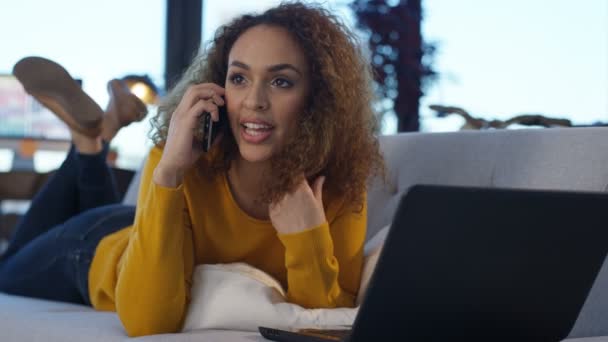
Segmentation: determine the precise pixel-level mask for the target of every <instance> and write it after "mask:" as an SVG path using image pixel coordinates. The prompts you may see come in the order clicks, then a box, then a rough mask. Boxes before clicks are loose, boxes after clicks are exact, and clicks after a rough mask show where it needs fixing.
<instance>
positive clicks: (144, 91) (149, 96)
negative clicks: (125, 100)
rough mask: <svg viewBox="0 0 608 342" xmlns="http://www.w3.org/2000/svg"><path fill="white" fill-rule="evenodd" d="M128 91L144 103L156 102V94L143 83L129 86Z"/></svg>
mask: <svg viewBox="0 0 608 342" xmlns="http://www.w3.org/2000/svg"><path fill="white" fill-rule="evenodd" d="M129 90H130V91H131V92H132V93H133V94H134V95H135V96H137V97H138V98H139V99H140V100H142V101H143V102H144V103H148V104H152V103H154V102H155V101H156V94H155V93H154V91H153V90H152V89H150V87H149V86H148V85H146V84H145V83H143V82H135V83H132V84H129Z"/></svg>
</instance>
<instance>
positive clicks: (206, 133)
mask: <svg viewBox="0 0 608 342" xmlns="http://www.w3.org/2000/svg"><path fill="white" fill-rule="evenodd" d="M218 108H219V114H220V118H219V121H217V122H214V121H213V120H212V118H211V113H207V112H205V113H203V115H201V118H202V121H203V122H202V123H201V126H202V127H201V128H202V130H203V134H202V135H203V151H205V152H208V151H209V150H210V149H211V146H212V145H213V141H214V140H215V137H216V136H217V135H218V133H219V132H220V131H221V130H222V129H224V126H226V121H227V120H228V117H227V114H226V105H223V106H218Z"/></svg>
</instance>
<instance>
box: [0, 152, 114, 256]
mask: <svg viewBox="0 0 608 342" xmlns="http://www.w3.org/2000/svg"><path fill="white" fill-rule="evenodd" d="M108 147H109V146H108V144H107V143H104V148H103V150H102V151H101V152H100V153H98V154H95V155H84V154H80V153H78V152H77V151H76V149H75V147H74V146H73V145H72V147H71V148H70V151H69V153H68V156H67V158H66V159H65V160H64V162H63V163H62V164H61V167H60V168H59V169H58V170H57V171H56V172H55V174H54V175H53V176H52V177H51V179H49V181H48V182H47V183H46V184H45V185H44V186H43V188H42V189H41V190H40V191H39V192H38V193H37V194H36V196H34V198H33V199H32V203H31V204H30V208H29V209H28V211H27V212H26V214H25V216H24V217H23V218H22V219H21V221H20V222H19V223H18V224H17V227H16V228H15V233H14V234H13V237H12V239H11V242H10V244H9V247H8V249H7V251H6V252H5V254H4V255H3V257H2V258H3V259H4V258H7V257H9V256H10V255H12V254H14V253H16V252H17V251H18V250H19V249H21V248H23V246H25V245H26V244H27V243H28V242H30V241H31V240H33V239H34V238H36V237H37V236H39V235H41V234H43V233H44V232H46V231H47V230H49V229H50V228H52V227H54V226H56V225H58V224H61V223H63V222H65V221H66V220H68V219H70V218H71V217H73V216H75V215H77V214H78V213H81V212H83V211H85V210H87V209H90V208H94V207H98V206H103V205H106V204H112V203H117V202H118V201H119V195H118V190H117V187H116V182H115V180H114V177H113V174H112V171H111V170H110V168H109V167H108V165H107V163H106V156H107V154H108Z"/></svg>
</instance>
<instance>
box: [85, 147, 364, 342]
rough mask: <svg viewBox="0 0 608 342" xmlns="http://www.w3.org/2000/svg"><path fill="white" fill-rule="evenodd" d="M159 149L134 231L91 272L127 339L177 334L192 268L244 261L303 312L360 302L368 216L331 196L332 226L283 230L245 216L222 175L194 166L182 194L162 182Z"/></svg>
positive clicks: (117, 236) (111, 239) (113, 239)
mask: <svg viewBox="0 0 608 342" xmlns="http://www.w3.org/2000/svg"><path fill="white" fill-rule="evenodd" d="M161 155H162V150H161V149H160V148H158V147H155V148H153V149H152V151H151V152H150V155H149V156H148V162H147V164H146V166H145V169H144V173H143V175H142V179H141V189H140V193H139V198H138V202H137V213H136V216H135V222H134V224H133V226H131V227H127V228H125V229H122V230H120V231H118V232H116V233H114V234H112V235H109V236H107V237H105V238H104V239H103V240H102V241H101V242H100V243H99V246H98V247H97V250H96V252H95V257H94V258H93V261H92V265H91V269H90V272H89V294H90V298H91V303H92V304H93V307H95V308H96V309H98V310H107V311H116V312H117V313H118V316H119V317H120V320H121V321H122V323H123V325H124V327H125V329H126V331H127V333H128V334H129V335H130V336H139V335H149V334H159V333H169V332H177V331H179V330H180V329H181V326H182V324H183V321H184V318H185V317H184V316H185V313H186V309H187V306H188V303H189V295H190V287H191V285H192V273H193V268H194V267H195V265H199V264H215V263H231V262H245V263H248V264H250V265H252V266H254V267H256V268H259V269H261V270H263V271H265V272H267V273H269V274H270V275H272V276H273V277H275V278H276V279H278V280H279V281H280V282H281V284H282V285H283V286H284V287H286V288H287V297H288V298H287V299H288V300H289V301H290V302H293V303H297V304H300V305H302V306H304V307H309V308H313V307H314V308H317V307H340V306H353V305H354V297H355V295H356V293H357V291H358V288H359V281H360V275H361V266H362V262H363V243H364V239H365V228H366V216H367V213H366V210H367V206H364V207H363V210H362V211H359V212H355V211H354V210H353V209H352V208H350V207H348V206H346V205H343V203H344V201H342V200H331V199H325V197H324V202H327V203H325V204H324V206H325V215H326V218H327V222H326V223H324V224H322V225H320V226H318V227H310V229H308V230H305V231H303V232H300V233H295V234H278V233H277V232H276V230H275V229H274V228H273V227H272V224H271V222H270V221H263V220H258V219H255V218H253V217H251V216H249V215H247V214H246V213H245V212H243V211H242V210H241V209H240V208H239V206H238V205H237V203H236V202H235V200H234V198H233V197H232V193H231V192H230V188H229V186H228V183H227V180H226V177H225V175H224V174H221V175H218V176H217V177H214V178H210V177H208V176H203V175H202V173H201V171H200V170H197V168H192V170H191V171H190V172H188V173H187V174H186V175H185V177H184V181H183V183H182V184H181V185H180V186H179V187H177V188H167V187H162V186H159V185H156V184H155V183H154V182H153V181H152V173H153V171H154V169H155V168H156V165H157V164H158V162H159V160H160V157H161Z"/></svg>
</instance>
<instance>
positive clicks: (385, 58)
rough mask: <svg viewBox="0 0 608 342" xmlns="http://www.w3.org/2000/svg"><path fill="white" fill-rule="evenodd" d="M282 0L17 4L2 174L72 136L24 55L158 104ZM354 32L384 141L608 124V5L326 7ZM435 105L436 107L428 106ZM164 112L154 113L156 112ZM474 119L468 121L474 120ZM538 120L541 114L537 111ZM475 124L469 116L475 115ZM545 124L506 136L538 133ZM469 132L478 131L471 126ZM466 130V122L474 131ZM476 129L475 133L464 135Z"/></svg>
mask: <svg viewBox="0 0 608 342" xmlns="http://www.w3.org/2000/svg"><path fill="white" fill-rule="evenodd" d="M279 2H280V1H275V0H263V1H262V0H255V1H249V0H242V1H238V0H230V1H225V0H203V1H201V0H196V1H179V0H146V1H144V0H105V1H93V0H53V1H40V0H20V1H18V2H17V1H14V2H12V1H11V2H4V3H3V4H2V5H1V6H2V13H3V20H2V21H0V44H2V47H1V48H0V50H1V51H2V53H1V54H0V171H4V172H8V171H10V170H21V169H23V170H25V169H32V170H34V171H36V172H47V171H50V170H53V169H54V168H56V167H57V166H58V165H59V163H60V162H61V161H62V160H63V158H64V156H65V151H66V149H67V146H68V143H67V141H66V139H67V138H68V132H67V130H66V129H65V127H63V124H62V123H61V122H59V121H58V120H56V119H55V117H54V116H53V115H52V113H49V112H48V111H46V110H45V109H44V108H42V107H41V106H40V105H39V104H37V103H36V102H35V101H33V100H32V99H31V98H28V97H27V96H26V95H25V94H24V93H23V91H22V89H20V85H19V84H18V82H16V81H15V80H14V79H13V78H12V77H11V76H10V73H11V70H12V67H13V65H14V64H15V63H16V62H17V61H18V60H19V59H21V58H22V57H24V56H28V55H36V56H43V57H46V58H49V59H52V60H54V61H57V62H58V63H60V64H61V65H63V66H64V67H65V68H66V69H67V70H68V71H69V72H70V73H71V74H72V76H74V77H75V78H78V79H79V80H80V81H81V83H82V87H83V89H84V90H85V91H86V92H87V93H88V94H90V95H91V97H93V99H95V100H96V101H97V102H98V103H99V104H100V105H101V106H102V108H105V106H106V104H107V101H108V93H107V90H106V83H107V82H108V81H109V80H111V79H113V78H122V77H125V76H126V75H137V76H141V77H146V78H147V79H149V80H150V81H151V82H152V83H153V84H154V85H155V86H156V87H157V89H158V90H159V93H160V96H162V95H163V94H164V93H165V91H166V90H165V89H166V88H167V87H168V86H170V85H171V83H172V82H174V81H175V79H176V77H178V76H179V73H180V71H181V70H183V68H184V66H185V65H187V63H188V61H189V59H190V57H191V56H192V54H193V53H194V52H195V51H197V49H198V46H199V45H200V44H201V43H203V44H204V42H205V41H207V40H209V39H210V38H211V37H212V35H213V32H214V31H215V29H216V28H217V27H218V26H220V25H222V24H224V23H226V22H227V21H229V20H230V19H232V18H233V17H235V16H238V15H241V14H243V13H245V12H257V11H263V10H264V9H266V8H268V7H271V6H274V5H276V4H278V3H279ZM321 4H323V6H325V7H327V8H329V9H331V10H332V11H334V12H335V13H336V14H338V15H339V16H340V17H341V18H342V19H343V20H344V22H345V23H346V24H347V25H348V26H349V27H351V28H352V29H353V30H355V31H356V32H357V34H358V35H359V36H360V37H361V42H362V44H364V46H365V48H366V49H367V51H368V53H369V57H370V59H371V61H372V62H373V63H374V66H375V67H376V71H377V74H378V80H377V81H378V86H377V90H378V94H379V100H378V102H377V103H376V104H375V105H376V109H377V111H378V116H379V119H380V122H381V133H382V134H393V133H396V132H397V131H417V130H419V131H426V132H432V131H455V130H459V129H462V128H463V127H464V126H467V121H466V120H465V115H462V113H461V115H449V114H450V113H458V110H455V109H454V108H453V107H457V108H459V109H462V110H465V111H466V113H467V114H469V115H470V116H471V118H473V119H477V120H478V121H475V122H477V123H480V124H479V125H478V126H477V128H480V127H481V128H482V129H484V128H491V127H498V126H496V125H493V124H491V122H492V120H502V121H503V122H504V121H505V120H508V119H509V118H513V117H515V116H518V115H522V114H526V115H542V116H543V118H553V119H566V120H567V122H569V124H571V125H603V124H605V123H606V122H608V1H606V0H579V1H571V0H534V1H529V0H510V1H504V0H486V1H479V0H460V1H453V0H416V1H413V0H410V1H398V0H393V1H391V0H369V1H365V0H352V1H347V0H327V1H324V2H322V3H321ZM433 104H435V105H439V107H434V108H435V109H434V110H433V109H431V108H429V106H430V105H433ZM155 110H156V107H155V105H150V115H149V116H148V119H149V118H151V117H152V116H153V114H154V112H155ZM471 118H469V119H470V120H473V119H471ZM535 118H537V117H535ZM471 122H473V121H471ZM536 124H538V120H536V121H534V120H533V122H532V123H531V122H527V123H526V122H523V124H520V125H517V124H515V125H512V126H509V128H524V127H534V126H542V125H541V124H538V125H536ZM472 125H473V126H475V125H474V124H472ZM469 126H471V125H469ZM469 128H470V127H469ZM148 131H149V122H148V121H147V120H145V121H143V122H141V123H136V124H132V125H131V126H129V127H127V128H126V129H123V130H122V131H121V132H120V134H119V135H118V136H117V138H116V139H115V140H114V141H113V143H112V149H113V150H114V152H115V157H116V160H115V163H116V164H115V165H116V167H118V168H122V169H131V170H132V169H136V168H137V167H139V165H140V163H141V161H142V159H143V157H144V155H145V154H146V152H147V150H148V148H149V147H150V146H151V143H150V140H149V139H148Z"/></svg>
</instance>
